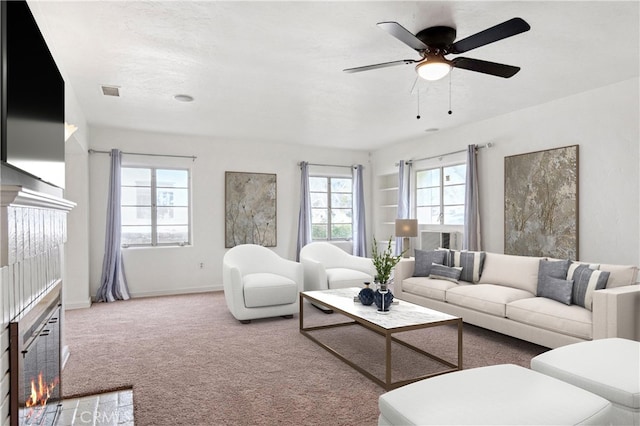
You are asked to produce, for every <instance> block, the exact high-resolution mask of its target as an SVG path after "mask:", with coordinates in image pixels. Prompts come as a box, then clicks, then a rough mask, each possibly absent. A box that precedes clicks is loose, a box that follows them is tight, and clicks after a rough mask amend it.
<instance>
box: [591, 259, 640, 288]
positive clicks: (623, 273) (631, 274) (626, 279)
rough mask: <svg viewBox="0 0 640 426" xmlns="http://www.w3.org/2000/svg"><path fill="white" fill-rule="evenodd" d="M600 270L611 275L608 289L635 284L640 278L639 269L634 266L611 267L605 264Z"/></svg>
mask: <svg viewBox="0 0 640 426" xmlns="http://www.w3.org/2000/svg"><path fill="white" fill-rule="evenodd" d="M598 269H599V270H600V271H605V272H609V273H610V275H609V280H608V281H607V288H614V287H622V286H625V285H631V284H634V283H635V282H636V278H637V277H638V268H636V267H635V266H632V265H609V264H604V263H603V264H601V265H600V268H598Z"/></svg>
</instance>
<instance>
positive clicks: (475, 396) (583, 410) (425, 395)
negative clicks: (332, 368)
mask: <svg viewBox="0 0 640 426" xmlns="http://www.w3.org/2000/svg"><path fill="white" fill-rule="evenodd" d="M378 406H379V409H380V417H379V418H378V424H379V425H381V426H382V425H582V424H585V425H586V424H594V425H595V424H599V425H602V424H607V423H609V419H610V411H611V403H610V402H609V401H607V400H606V399H604V398H602V397H599V396H598V395H594V394H592V393H591V392H587V391H585V390H584V389H580V388H578V387H576V386H573V385H570V384H568V383H565V382H563V381H560V380H557V379H554V378H553V377H549V376H546V375H544V374H540V373H537V372H535V371H531V370H529V369H527V368H524V367H519V366H516V365H512V364H505V365H494V366H490V367H481V368H473V369H470V370H462V371H456V372H454V373H449V374H444V375H441V376H437V377H433V378H430V379H424V380H421V381H419V382H415V383H412V384H409V385H406V386H403V387H400V388H398V389H395V390H392V391H390V392H387V393H385V394H383V395H381V396H380V399H379V400H378Z"/></svg>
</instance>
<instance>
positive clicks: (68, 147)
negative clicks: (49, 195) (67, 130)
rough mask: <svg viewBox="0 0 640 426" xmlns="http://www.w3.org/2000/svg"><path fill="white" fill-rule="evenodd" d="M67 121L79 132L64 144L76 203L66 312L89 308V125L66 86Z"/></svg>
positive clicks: (70, 219)
mask: <svg viewBox="0 0 640 426" xmlns="http://www.w3.org/2000/svg"><path fill="white" fill-rule="evenodd" d="M65 120H66V121H67V123H70V124H73V125H75V126H77V127H78V130H77V131H76V132H75V133H74V134H73V135H72V136H71V138H69V140H67V141H66V142H65V190H64V197H65V198H66V199H68V200H69V201H73V202H74V203H76V207H75V208H74V209H73V210H71V212H69V214H68V216H67V223H68V234H67V235H68V236H67V243H66V244H65V275H64V291H63V298H64V304H65V307H66V308H67V309H74V308H85V307H89V305H90V303H91V301H90V296H89V285H88V283H89V238H88V235H89V185H88V182H89V158H88V153H87V146H88V142H87V141H88V130H89V129H88V128H87V122H86V119H85V117H84V114H83V113H82V109H81V108H80V105H79V104H78V103H77V100H76V97H75V93H74V91H73V89H72V88H71V87H70V86H69V85H68V84H66V85H65Z"/></svg>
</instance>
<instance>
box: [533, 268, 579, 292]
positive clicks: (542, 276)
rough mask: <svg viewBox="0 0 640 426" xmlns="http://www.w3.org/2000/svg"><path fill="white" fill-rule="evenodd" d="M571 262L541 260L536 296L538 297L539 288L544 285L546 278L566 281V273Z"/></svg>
mask: <svg viewBox="0 0 640 426" xmlns="http://www.w3.org/2000/svg"><path fill="white" fill-rule="evenodd" d="M570 264H571V260H570V259H567V260H546V259H541V260H540V264H539V266H538V294H537V295H538V296H540V295H541V294H540V287H541V286H543V287H544V285H545V283H544V281H545V280H546V279H547V277H552V278H558V279H562V280H566V279H567V271H568V270H569V265H570Z"/></svg>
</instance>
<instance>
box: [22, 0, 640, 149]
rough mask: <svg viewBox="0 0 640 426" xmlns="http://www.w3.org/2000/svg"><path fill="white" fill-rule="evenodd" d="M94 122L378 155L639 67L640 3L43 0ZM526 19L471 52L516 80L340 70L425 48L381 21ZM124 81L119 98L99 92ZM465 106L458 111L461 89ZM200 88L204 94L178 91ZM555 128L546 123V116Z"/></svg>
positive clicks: (473, 28) (458, 24) (55, 43)
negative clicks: (511, 70) (430, 78)
mask: <svg viewBox="0 0 640 426" xmlns="http://www.w3.org/2000/svg"><path fill="white" fill-rule="evenodd" d="M29 4H30V6H31V8H32V10H33V13H34V15H35V16H36V20H37V21H38V23H39V25H40V26H41V28H42V31H43V33H44V35H45V38H46V39H47V41H48V43H49V44H50V47H51V50H52V53H53V55H54V57H55V58H56V61H57V62H58V64H59V66H60V68H61V70H62V71H63V73H64V74H65V76H66V77H67V79H68V80H67V83H68V84H70V85H71V86H72V87H73V89H74V91H75V93H76V96H77V98H78V101H79V103H80V105H81V107H82V108H83V110H84V113H85V114H86V117H87V119H88V121H89V122H90V123H92V124H96V125H105V126H114V127H122V128H131V129H140V130H149V131H158V132H166V133H176V134H192V135H206V136H212V137H214V138H216V139H223V140H224V139H228V140H251V141H271V142H281V143H296V144H305V145H321V146H334V147H345V148H353V149H363V150H371V149H375V148H378V147H381V146H383V145H386V144H389V143H393V142H396V141H400V140H406V139H411V138H417V137H421V136H423V135H426V134H425V130H426V129H430V128H437V129H447V128H451V127H455V126H459V125H462V124H464V123H468V122H472V121H478V120H483V119H486V118H489V117H492V116H496V115H500V114H504V113H508V112H510V111H515V110H519V109H522V108H526V107H529V106H532V105H537V104H541V103H545V102H548V101H551V100H553V99H558V98H562V97H566V96H569V95H572V94H575V93H579V92H582V91H585V90H590V89H593V88H597V87H601V86H604V85H607V84H611V83H615V82H618V81H622V80H625V79H629V78H632V77H635V76H638V75H639V67H640V65H639V64H640V47H639V46H640V42H639V39H640V15H639V14H640V12H639V2H638V1H623V2H611V1H602V2H599V1H586V2H577V1H567V2H560V1H538V2H523V1H513V2H506V1H496V2H484V1H451V2H446V1H440V2H434V1H420V2H398V1H376V2H362V1H358V2H344V1H334V2H307V1H299V2H296V1H289V2H270V1H259V2H246V1H232V2H222V1H205V2H197V1H169V2H160V1H144V2H142V1H80V2H74V1H46V0H40V1H30V2H29ZM516 16H518V17H521V18H523V19H525V20H526V21H527V22H528V23H529V24H530V25H531V30H530V31H529V32H526V33H523V34H520V35H517V36H514V37H511V38H508V39H505V40H502V41H499V42H496V43H494V44H491V45H487V46H484V47H481V48H478V49H476V50H473V51H471V52H468V53H466V54H464V55H460V56H466V57H471V58H477V59H484V60H489V61H493V62H500V63H505V64H509V65H516V66H520V67H522V70H521V71H520V73H518V74H516V76H514V77H512V78H511V79H502V78H498V77H493V76H488V75H484V74H479V73H474V72H469V71H465V70H457V69H454V71H453V72H452V75H451V79H449V78H445V79H443V80H441V81H438V82H432V83H428V84H426V82H424V83H422V82H421V83H420V84H419V86H418V87H419V89H420V90H419V93H420V96H419V99H420V102H419V108H420V115H421V117H422V118H421V119H420V120H417V119H416V114H417V110H418V96H416V93H415V91H414V93H413V94H412V93H411V88H412V86H413V84H414V81H415V72H414V70H413V66H411V65H404V66H399V67H392V68H385V69H379V70H373V71H368V72H363V73H357V74H346V73H343V72H342V69H344V68H349V67H355V66H362V65H369V64H373V63H378V62H386V61H392V60H399V59H405V58H417V57H418V55H417V54H416V53H415V52H414V51H413V50H412V49H410V48H409V47H407V46H406V45H404V44H402V43H401V42H399V41H398V40H396V39H395V38H393V37H391V36H390V35H389V34H387V33H386V32H384V31H383V30H381V29H379V28H378V27H376V23H377V22H380V21H397V22H399V23H400V24H402V25H403V26H404V27H406V28H407V29H408V30H410V31H412V32H414V33H417V32H418V31H419V30H421V29H423V28H426V27H430V26H434V25H449V26H453V27H455V28H457V32H458V39H461V38H464V37H466V36H469V35H471V34H474V33H476V32H479V31H481V30H484V29H485V28H488V27H491V26H493V25H496V24H498V23H500V22H503V21H505V20H507V19H510V18H512V17H516ZM102 84H106V85H115V86H119V87H120V93H121V97H120V98H113V97H105V96H103V95H102V92H101V89H100V85H102ZM450 85H451V103H452V110H453V114H451V115H449V114H447V111H448V110H449V87H450ZM181 93H185V94H189V95H191V96H193V97H194V98H195V101H194V102H192V103H181V102H177V101H175V100H174V99H173V96H174V95H175V94H181ZM541 125H544V123H541Z"/></svg>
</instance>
